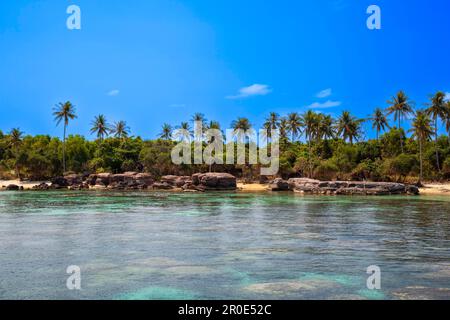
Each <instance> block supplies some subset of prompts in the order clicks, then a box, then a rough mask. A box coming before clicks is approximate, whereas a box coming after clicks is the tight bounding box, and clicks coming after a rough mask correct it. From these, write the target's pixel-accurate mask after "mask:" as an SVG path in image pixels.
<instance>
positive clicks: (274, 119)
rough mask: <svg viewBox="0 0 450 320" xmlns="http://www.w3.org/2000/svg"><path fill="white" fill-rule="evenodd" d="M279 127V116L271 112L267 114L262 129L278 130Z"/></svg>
mask: <svg viewBox="0 0 450 320" xmlns="http://www.w3.org/2000/svg"><path fill="white" fill-rule="evenodd" d="M279 125H280V115H279V114H278V113H276V112H271V113H270V114H269V117H268V118H267V119H266V122H264V127H266V128H269V129H271V130H276V129H278V126H279Z"/></svg>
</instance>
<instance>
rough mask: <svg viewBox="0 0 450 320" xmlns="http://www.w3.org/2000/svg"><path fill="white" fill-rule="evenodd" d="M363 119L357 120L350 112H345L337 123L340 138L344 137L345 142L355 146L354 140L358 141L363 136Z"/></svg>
mask: <svg viewBox="0 0 450 320" xmlns="http://www.w3.org/2000/svg"><path fill="white" fill-rule="evenodd" d="M361 123H362V120H361V119H357V118H356V117H354V116H352V115H351V113H350V112H349V111H343V112H342V114H341V116H340V117H339V119H338V121H337V132H338V135H339V136H342V138H343V139H344V141H347V139H348V140H349V142H350V144H351V145H353V141H354V140H358V138H359V137H360V136H361Z"/></svg>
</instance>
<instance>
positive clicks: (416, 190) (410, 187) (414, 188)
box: [406, 185, 420, 196]
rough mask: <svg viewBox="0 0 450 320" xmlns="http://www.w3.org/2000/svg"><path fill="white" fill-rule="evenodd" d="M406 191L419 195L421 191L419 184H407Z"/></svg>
mask: <svg viewBox="0 0 450 320" xmlns="http://www.w3.org/2000/svg"><path fill="white" fill-rule="evenodd" d="M406 193H408V194H411V195H415V196H417V195H418V194H419V193H420V190H419V188H418V187H417V186H414V185H407V186H406Z"/></svg>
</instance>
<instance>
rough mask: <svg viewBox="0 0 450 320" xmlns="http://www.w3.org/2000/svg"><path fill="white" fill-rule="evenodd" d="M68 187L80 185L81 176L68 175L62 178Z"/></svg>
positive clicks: (81, 181)
mask: <svg viewBox="0 0 450 320" xmlns="http://www.w3.org/2000/svg"><path fill="white" fill-rule="evenodd" d="M64 179H66V184H67V186H68V187H71V186H77V185H81V184H82V183H83V175H81V174H69V175H66V176H64Z"/></svg>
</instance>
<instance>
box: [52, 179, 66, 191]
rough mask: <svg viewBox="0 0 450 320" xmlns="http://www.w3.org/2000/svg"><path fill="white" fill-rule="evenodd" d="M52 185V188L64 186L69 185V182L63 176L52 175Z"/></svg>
mask: <svg viewBox="0 0 450 320" xmlns="http://www.w3.org/2000/svg"><path fill="white" fill-rule="evenodd" d="M51 183H52V187H53V188H54V189H60V188H66V187H68V186H69V183H68V181H67V179H66V178H64V177H54V178H53V179H51Z"/></svg>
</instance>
